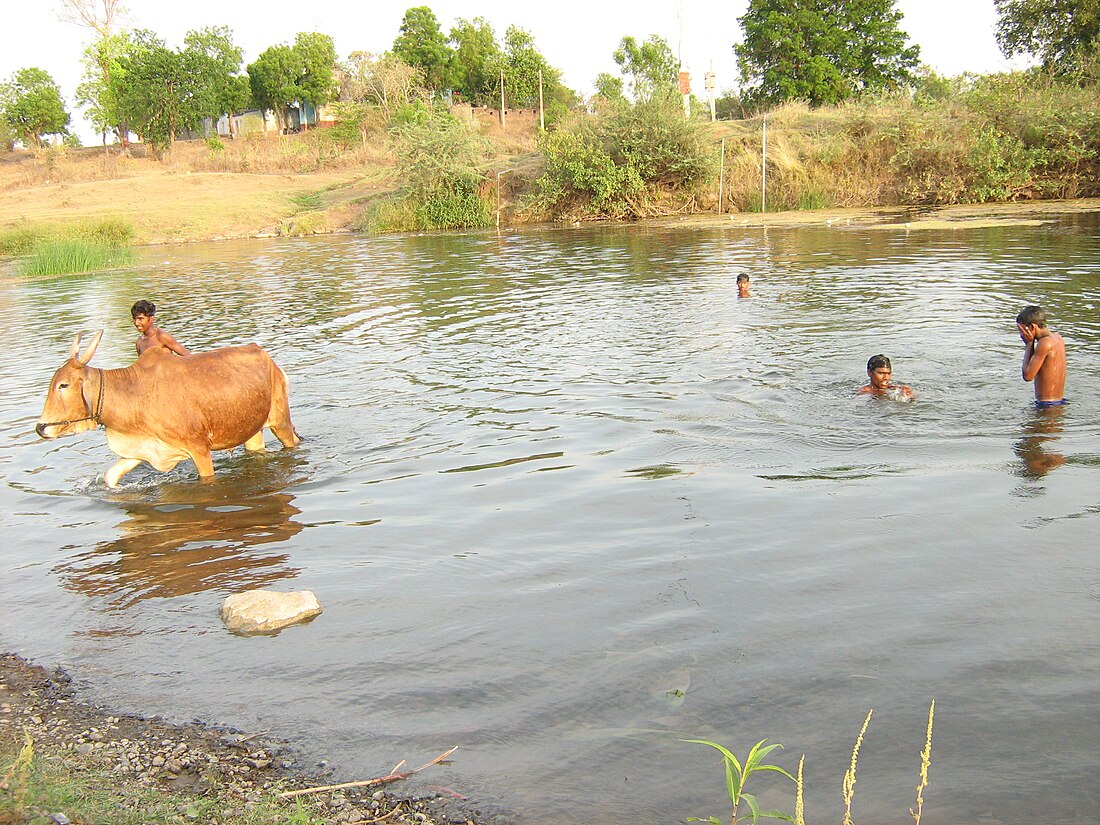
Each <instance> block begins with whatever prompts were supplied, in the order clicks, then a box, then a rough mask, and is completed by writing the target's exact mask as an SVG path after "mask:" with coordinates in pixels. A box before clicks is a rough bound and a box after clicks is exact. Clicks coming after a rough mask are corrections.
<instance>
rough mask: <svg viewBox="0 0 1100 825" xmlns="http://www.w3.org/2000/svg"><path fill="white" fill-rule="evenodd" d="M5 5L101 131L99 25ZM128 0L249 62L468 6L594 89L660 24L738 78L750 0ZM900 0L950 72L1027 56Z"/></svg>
mask: <svg viewBox="0 0 1100 825" xmlns="http://www.w3.org/2000/svg"><path fill="white" fill-rule="evenodd" d="M125 1H126V0H124V2H125ZM5 5H6V7H7V8H6V11H5V14H4V17H5V20H4V24H3V25H2V26H0V80H5V81H6V80H7V79H8V78H10V76H11V74H12V73H13V72H15V71H16V70H18V69H22V68H26V67H28V66H37V67H39V68H42V69H45V70H46V71H47V72H49V73H50V74H51V75H52V76H53V78H54V80H55V81H56V82H57V84H58V85H59V86H60V87H61V93H62V95H63V96H64V97H65V101H66V104H67V106H68V108H69V110H70V111H71V112H73V124H72V127H71V128H73V130H74V131H76V132H77V133H78V134H79V135H80V136H81V138H82V139H83V140H84V142H85V143H89V142H94V141H95V140H96V138H95V136H93V135H92V134H91V133H90V129H89V127H88V125H87V123H86V122H84V121H83V120H82V119H81V118H80V116H79V114H78V112H77V111H76V109H75V104H74V97H75V92H76V86H77V84H78V83H79V82H80V76H81V72H82V67H81V63H80V58H81V54H82V52H83V50H84V47H85V46H86V45H87V44H88V43H89V42H90V41H91V39H92V32H91V31H90V30H89V29H84V28H81V27H78V26H74V25H72V24H69V23H62V22H60V21H59V20H58V17H57V12H58V9H59V3H58V2H57V0H31V2H18V0H9V2H7V3H5ZM126 5H127V7H128V9H129V13H128V14H127V16H126V18H125V19H124V21H123V25H124V27H126V28H147V29H151V30H153V31H154V32H156V33H157V35H159V36H160V37H161V38H162V39H164V40H165V41H166V42H167V43H168V44H169V45H170V46H173V47H178V46H180V45H182V41H183V36H184V35H185V34H186V33H187V32H188V31H189V30H191V29H197V28H202V27H204V26H218V25H224V26H228V27H229V28H230V29H231V30H232V32H233V39H234V42H235V43H236V44H237V45H238V46H240V47H241V48H243V49H244V52H245V65H247V64H248V63H249V62H251V61H252V60H255V59H256V57H257V56H259V54H260V53H261V52H262V51H263V50H264V49H266V48H267V47H268V46H272V45H275V44H278V43H291V42H293V40H294V35H295V34H296V33H297V32H299V31H319V32H322V33H324V34H328V35H331V36H332V37H333V38H334V40H335V41H336V51H337V54H338V55H339V56H340V57H346V56H347V55H348V54H349V53H350V52H353V51H370V52H382V51H386V50H387V49H389V48H390V46H392V44H393V41H394V38H396V37H397V35H398V27H399V26H400V24H401V19H402V17H403V16H404V14H405V11H406V10H407V9H408V8H410V7H411V6H416V5H427V6H428V7H429V8H431V9H432V11H433V12H435V15H436V17H437V18H438V19H439V22H440V24H441V27H442V29H443V31H444V33H446V32H448V31H449V30H450V28H451V25H452V24H453V23H454V22H455V21H456V20H457V19H458V18H461V17H465V18H468V19H472V18H474V17H484V18H485V19H487V20H488V21H489V22H490V24H492V26H493V28H494V29H495V31H496V33H497V37H498V39H502V38H503V35H504V31H505V30H506V29H507V28H508V26H510V25H517V26H519V27H521V28H524V29H527V30H528V31H529V32H531V34H532V35H534V38H535V44H536V46H537V47H538V49H539V51H541V52H542V54H543V55H544V56H545V57H546V59H547V60H548V61H549V63H550V64H551V65H552V66H555V67H557V68H559V69H561V70H562V72H563V74H564V79H565V82H566V85H568V86H569V87H570V88H572V89H575V90H576V91H578V92H580V93H582V94H584V95H588V94H590V93H591V92H592V82H593V80H594V79H595V77H596V75H597V74H599V73H600V72H609V73H612V74H617V72H618V67H617V66H616V65H615V62H614V61H613V60H612V58H611V54H612V52H613V51H614V50H615V48H616V47H617V46H618V43H619V40H620V39H621V38H622V37H623V36H624V35H628V34H629V35H632V36H634V37H636V38H638V39H639V40H643V39H645V38H646V37H648V36H649V35H651V34H657V35H660V36H661V37H664V38H665V39H666V40H667V41H668V42H669V45H671V46H672V49H673V51H675V52H679V51H680V48H681V44H682V50H683V51H682V59H683V61H684V63H686V64H687V66H688V69H689V70H690V71H691V74H692V89H693V91H695V92H696V94H699V95H700V96H702V95H703V82H702V81H703V72H705V71H708V70H711V69H713V71H714V72H715V73H716V75H717V85H718V88H719V89H727V88H735V87H736V81H737V72H736V65H735V62H734V58H733V54H732V46H733V43H734V42H735V41H737V40H738V39H740V35H741V28H740V26H739V25H738V24H737V18H738V17H740V16H742V15H743V14H744V13H745V9H746V8H747V6H748V0H664V2H656V3H645V2H640V0H632V1H630V2H626V1H625V0H588V2H579V0H557V2H548V3H534V2H524V3H516V2H504V0H371V2H366V3H352V2H348V0H308V2H305V3H302V2H295V3H289V2H280V0H275V2H272V0H184V2H166V1H165V0H128V2H126ZM898 8H899V9H900V10H901V11H902V13H903V14H904V15H905V17H904V20H903V21H902V28H903V30H904V31H905V32H906V33H907V34H908V35H909V37H910V40H911V41H912V42H914V43H916V44H917V45H919V46H920V48H921V61H922V62H923V63H926V64H928V65H929V66H931V67H932V68H933V69H935V70H936V71H937V72H940V73H941V74H947V75H956V74H961V73H962V72H966V71H972V72H979V73H988V72H996V71H1005V70H1008V69H1011V68H1020V67H1021V66H1022V65H1023V64H1022V63H1020V62H1019V61H1015V62H1013V63H1010V62H1009V61H1007V60H1006V59H1005V58H1004V57H1003V56H1002V55H1001V53H1000V50H999V49H998V48H997V44H996V41H995V40H994V37H993V32H994V27H995V24H996V13H995V11H994V8H993V0H898Z"/></svg>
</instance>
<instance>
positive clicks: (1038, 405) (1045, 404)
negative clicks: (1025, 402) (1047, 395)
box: [1035, 398, 1066, 410]
mask: <svg viewBox="0 0 1100 825" xmlns="http://www.w3.org/2000/svg"><path fill="white" fill-rule="evenodd" d="M1065 403H1066V399H1064V398H1059V399H1058V400H1057V401H1036V402H1035V407H1036V408H1037V409H1040V410H1045V409H1046V408H1047V407H1061V406H1063V405H1064V404H1065Z"/></svg>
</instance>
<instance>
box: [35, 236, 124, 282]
mask: <svg viewBox="0 0 1100 825" xmlns="http://www.w3.org/2000/svg"><path fill="white" fill-rule="evenodd" d="M133 259H134V253H133V251H132V250H130V249H129V248H128V247H124V246H116V245H114V244H110V243H104V242H102V241H89V240H83V239H79V238H56V239H50V240H43V241H39V242H38V243H37V244H36V245H35V246H34V248H33V250H32V251H31V253H30V255H28V256H27V257H26V258H24V259H23V261H22V262H21V264H20V267H19V271H20V272H21V273H22V274H23V275H30V276H43V275H72V274H76V273H80V272H95V271H97V270H100V269H117V268H118V267H120V266H126V265H128V264H130V263H132V262H133Z"/></svg>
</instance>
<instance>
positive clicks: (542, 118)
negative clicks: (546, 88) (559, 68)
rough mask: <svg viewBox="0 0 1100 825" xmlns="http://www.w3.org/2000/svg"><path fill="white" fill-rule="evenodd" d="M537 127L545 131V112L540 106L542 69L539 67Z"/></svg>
mask: <svg viewBox="0 0 1100 825" xmlns="http://www.w3.org/2000/svg"><path fill="white" fill-rule="evenodd" d="M539 129H540V130H541V131H543V132H545V131H546V114H545V110H544V109H543V106H542V69H539Z"/></svg>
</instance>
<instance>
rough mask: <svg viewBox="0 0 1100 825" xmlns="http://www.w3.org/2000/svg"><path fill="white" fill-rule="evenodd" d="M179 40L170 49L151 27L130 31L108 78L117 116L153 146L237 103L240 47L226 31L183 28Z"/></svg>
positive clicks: (227, 109) (228, 109)
mask: <svg viewBox="0 0 1100 825" xmlns="http://www.w3.org/2000/svg"><path fill="white" fill-rule="evenodd" d="M185 43H186V45H185V46H184V48H182V49H171V48H169V47H168V46H166V45H165V44H164V41H162V40H160V39H159V38H158V37H156V35H154V34H153V33H152V32H136V33H135V34H134V37H133V40H132V43H131V45H132V48H131V49H130V51H129V52H128V53H127V54H126V55H125V57H123V58H122V59H121V60H120V70H121V71H120V72H118V73H117V75H115V76H114V78H113V79H112V86H114V87H115V89H116V91H115V98H116V100H117V107H118V115H119V116H120V117H121V118H122V121H123V122H124V123H126V124H128V126H129V127H130V128H132V129H133V130H134V131H135V132H137V133H138V134H139V135H141V137H142V138H143V139H144V140H146V141H148V142H150V143H152V144H153V145H154V146H156V147H158V148H163V147H165V146H170V145H171V144H172V143H173V142H174V141H175V139H176V135H177V133H179V132H180V131H182V130H185V129H197V128H199V126H200V125H201V124H202V122H203V120H204V119H205V118H208V117H209V118H217V117H219V116H220V115H222V114H224V113H225V112H227V111H231V110H232V109H235V108H237V107H238V105H239V104H240V103H241V99H242V97H241V95H242V91H243V90H242V88H241V82H240V80H239V79H238V75H237V74H236V72H237V71H238V70H239V68H240V62H241V52H240V50H239V49H238V48H236V47H235V46H233V42H232V37H231V36H230V34H229V30H228V29H225V28H218V29H200V30H196V31H192V32H188V34H187V37H186V38H185Z"/></svg>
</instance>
